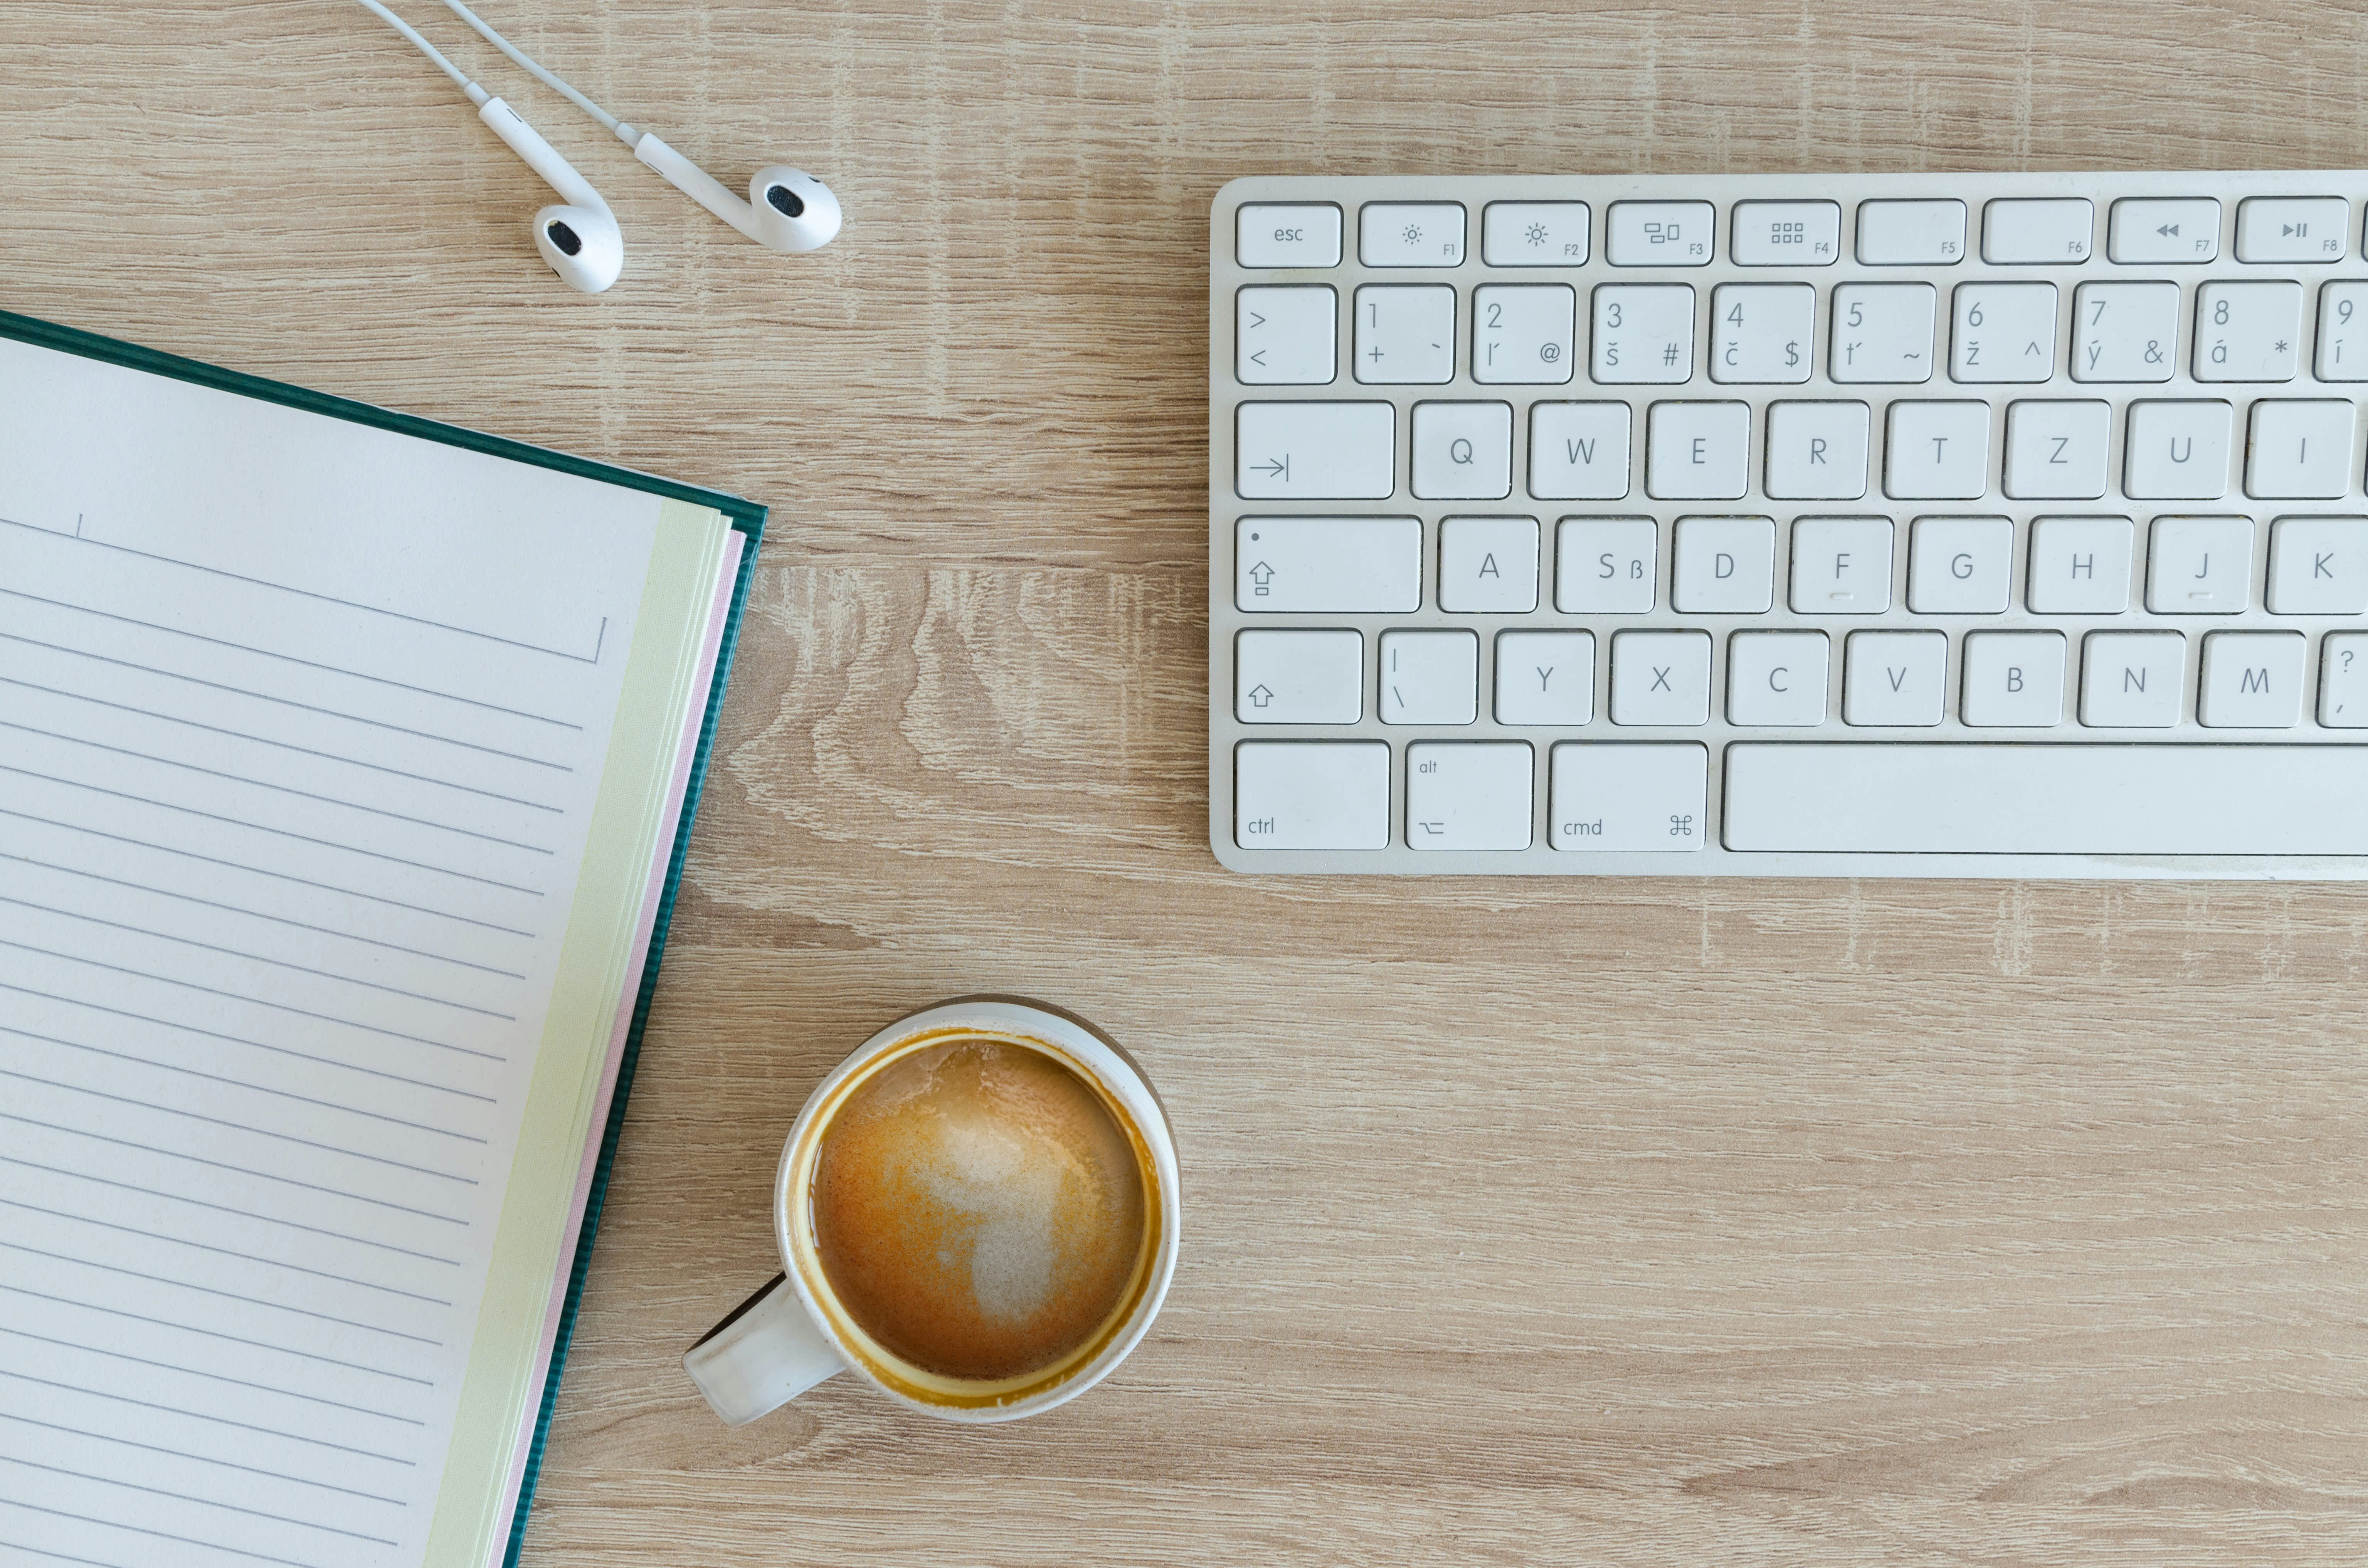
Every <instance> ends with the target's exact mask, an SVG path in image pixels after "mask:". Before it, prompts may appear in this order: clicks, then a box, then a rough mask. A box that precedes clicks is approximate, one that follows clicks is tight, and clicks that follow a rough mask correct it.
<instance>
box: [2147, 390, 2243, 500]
mask: <svg viewBox="0 0 2368 1568" xmlns="http://www.w3.org/2000/svg"><path fill="white" fill-rule="evenodd" d="M2234 425H2235V415H2234V413H2233V411H2232V410H2231V409H2230V408H2229V406H2228V405H2227V404H2226V403H2189V402H2184V401H2180V402H2165V403H2132V404H2130V437H2129V449H2128V452H2127V454H2126V455H2125V457H2124V458H2123V464H2122V487H2123V491H2124V492H2126V493H2127V494H2130V495H2132V496H2135V497H2137V498H2138V499H2141V500H2149V501H2155V500H2160V501H2217V500H2218V499H2220V497H2222V496H2223V495H2226V494H2228V458H2229V451H2228V441H2229V432H2230V431H2231V430H2232V429H2233V428H2234Z"/></svg>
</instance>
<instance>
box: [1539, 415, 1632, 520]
mask: <svg viewBox="0 0 2368 1568" xmlns="http://www.w3.org/2000/svg"><path fill="white" fill-rule="evenodd" d="M1628 420H1629V414H1628V405H1627V404H1626V403H1531V405H1530V494H1532V495H1535V496H1537V497H1539V498H1540V499H1542V500H1549V501H1617V500H1619V499H1620V498H1621V497H1622V496H1623V495H1625V494H1628Z"/></svg>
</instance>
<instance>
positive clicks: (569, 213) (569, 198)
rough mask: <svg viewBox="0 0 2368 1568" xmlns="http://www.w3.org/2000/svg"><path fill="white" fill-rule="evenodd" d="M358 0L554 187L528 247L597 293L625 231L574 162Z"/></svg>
mask: <svg viewBox="0 0 2368 1568" xmlns="http://www.w3.org/2000/svg"><path fill="white" fill-rule="evenodd" d="M359 4H360V5H361V6H362V8H363V9H365V10H367V11H370V12H371V13H372V14H374V15H375V16H377V17H379V18H380V19H381V20H382V21H384V22H385V23H386V25H387V26H389V27H391V28H393V29H394V30H395V31H396V32H398V33H400V34H402V35H403V37H404V38H405V39H408V40H410V41H411V42H412V43H413V44H414V45H415V46H416V48H417V49H418V50H419V51H420V52H421V53H422V54H425V55H426V56H427V58H428V59H430V60H432V61H434V62H436V64H437V67H438V69H439V70H441V71H442V72H443V73H444V74H446V75H447V76H450V77H451V78H452V80H454V81H455V82H458V83H459V84H460V85H461V91H462V92H463V93H466V94H467V95H468V96H469V101H470V102H471V103H472V104H475V105H476V106H477V118H478V119H482V120H484V122H485V124H486V125H487V126H488V127H490V128H491V129H492V131H493V132H494V134H495V135H496V136H498V137H500V138H501V139H502V140H503V141H504V142H507V143H508V144H509V148H510V151H512V152H513V153H517V154H518V156H519V157H521V158H524V159H525V160H526V163H527V167H529V168H530V169H532V170H533V171H534V172H535V173H536V174H538V175H541V176H542V182H543V183H544V184H545V185H547V186H549V187H551V188H552V190H554V191H556V192H558V194H559V201H558V202H557V203H555V204H553V205H552V206H549V207H545V208H542V209H541V210H539V211H537V212H536V213H535V215H534V248H535V249H536V250H538V251H540V252H541V253H542V259H543V260H544V261H546V262H549V263H550V264H551V269H552V271H553V272H556V273H557V274H559V277H560V280H561V281H562V282H564V283H565V284H566V285H567V286H568V287H569V288H571V289H574V290H576V291H578V292H579V293H585V294H598V293H599V292H601V291H602V290H605V289H607V288H608V287H609V285H610V284H611V283H614V282H615V281H616V280H617V275H618V274H619V273H620V272H622V271H623V270H624V268H625V237H624V235H623V234H622V233H620V232H619V231H618V228H617V219H616V215H615V214H614V213H612V212H610V211H609V204H608V203H607V202H605V201H603V200H601V199H600V193H599V192H598V191H597V190H595V189H593V188H592V182H591V181H590V180H587V179H586V178H585V177H584V176H582V175H580V174H577V173H576V172H575V165H573V164H571V163H569V162H568V161H567V160H566V159H564V158H563V157H561V156H560V155H559V153H558V150H557V149H556V148H554V147H552V144H551V143H550V142H546V141H544V140H543V139H542V135H541V132H540V131H536V130H535V128H534V127H533V126H531V125H529V124H528V123H527V122H526V121H525V120H524V119H520V118H518V110H516V109H514V108H510V106H509V105H507V104H506V103H504V102H502V100H501V99H499V98H496V97H491V96H490V95H488V94H487V93H486V91H485V89H484V88H483V87H480V86H479V85H477V84H476V83H474V82H472V81H471V80H469V78H468V76H467V74H464V73H463V72H462V71H461V68H460V67H459V66H457V65H454V64H453V63H452V62H450V61H449V60H447V59H445V58H444V56H443V55H442V54H441V53H439V52H438V51H437V48H436V46H435V45H434V44H432V43H429V42H428V41H427V40H426V39H424V38H422V37H420V36H419V33H418V31H417V30H416V29H415V28H412V27H411V25H410V24H409V23H407V22H405V21H404V19H403V18H402V17H398V16H396V15H395V14H394V13H393V12H392V11H390V10H388V9H387V8H386V7H385V6H383V5H381V4H380V0H359Z"/></svg>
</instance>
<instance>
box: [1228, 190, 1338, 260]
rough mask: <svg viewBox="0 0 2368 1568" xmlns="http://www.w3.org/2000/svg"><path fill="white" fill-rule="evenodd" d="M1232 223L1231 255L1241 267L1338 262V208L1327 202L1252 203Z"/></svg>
mask: <svg viewBox="0 0 2368 1568" xmlns="http://www.w3.org/2000/svg"><path fill="white" fill-rule="evenodd" d="M1236 222H1237V223H1238V225H1239V226H1238V227H1237V228H1236V230H1235V244H1234V255H1235V257H1236V259H1238V260H1239V261H1240V262H1241V264H1242V265H1243V266H1244V267H1338V266H1339V265H1340V210H1339V209H1338V207H1335V206H1333V205H1332V204H1331V203H1330V202H1328V201H1320V202H1255V203H1252V204H1250V205H1248V206H1246V207H1244V208H1242V209H1241V212H1240V216H1239V218H1238V219H1237V220H1236Z"/></svg>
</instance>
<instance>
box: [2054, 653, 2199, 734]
mask: <svg viewBox="0 0 2368 1568" xmlns="http://www.w3.org/2000/svg"><path fill="white" fill-rule="evenodd" d="M2186 680H2187V639H2186V638H2185V637H2183V636H2181V635H2180V634H2179V633H2178V632H2176V631H2091V632H2090V633H2089V635H2088V638H2087V640H2086V642H2085V644H2084V645H2083V647H2082V648H2081V650H2080V722H2082V723H2083V724H2086V725H2088V726H2089V727H2090V728H2091V729H2100V730H2168V729H2169V728H2171V727H2172V726H2173V725H2175V724H2177V723H2178V722H2179V720H2180V714H2182V713H2183V712H2185V710H2186V707H2187V692H2186Z"/></svg>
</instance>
